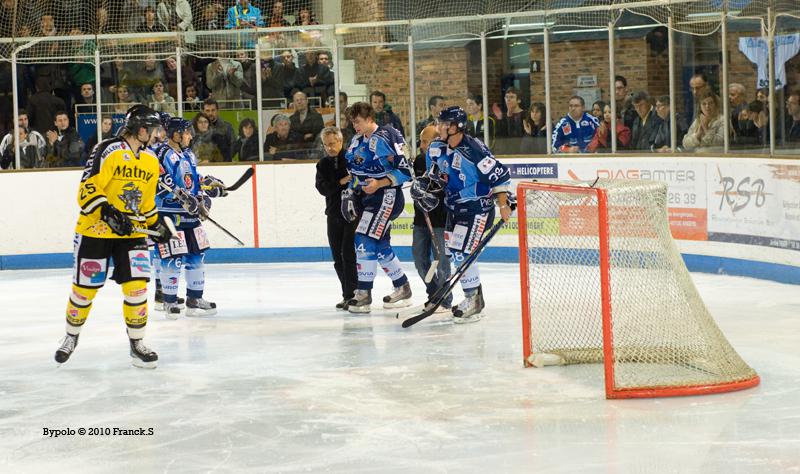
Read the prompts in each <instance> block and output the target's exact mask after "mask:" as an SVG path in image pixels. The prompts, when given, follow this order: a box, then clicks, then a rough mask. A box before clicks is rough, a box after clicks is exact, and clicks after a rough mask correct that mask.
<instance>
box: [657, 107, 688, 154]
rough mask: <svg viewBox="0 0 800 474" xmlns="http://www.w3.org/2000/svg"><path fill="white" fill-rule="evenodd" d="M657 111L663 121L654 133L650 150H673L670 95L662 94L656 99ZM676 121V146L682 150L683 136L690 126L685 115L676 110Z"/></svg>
mask: <svg viewBox="0 0 800 474" xmlns="http://www.w3.org/2000/svg"><path fill="white" fill-rule="evenodd" d="M656 113H657V114H658V118H660V119H661V122H659V124H658V128H656V131H655V133H654V134H653V140H652V142H651V144H650V151H653V152H656V153H670V152H672V148H671V139H670V136H671V135H670V134H671V133H672V132H671V130H670V127H671V125H670V123H671V122H670V120H672V118H671V117H670V105H669V96H668V95H662V96H661V97H659V98H657V99H656ZM675 122H676V123H677V137H676V140H677V141H676V142H675V146H676V148H677V151H682V150H683V147H682V144H683V137H684V135H686V131H687V129H688V128H689V127H687V126H686V120H685V119H684V118H683V115H681V114H680V113H678V112H675Z"/></svg>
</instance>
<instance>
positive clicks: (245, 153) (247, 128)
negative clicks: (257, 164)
mask: <svg viewBox="0 0 800 474" xmlns="http://www.w3.org/2000/svg"><path fill="white" fill-rule="evenodd" d="M255 132H256V123H255V121H254V120H253V119H251V118H246V119H244V120H242V121H241V123H239V138H237V139H236V143H235V144H234V145H233V154H234V156H238V157H239V161H258V137H257V136H256V133H255Z"/></svg>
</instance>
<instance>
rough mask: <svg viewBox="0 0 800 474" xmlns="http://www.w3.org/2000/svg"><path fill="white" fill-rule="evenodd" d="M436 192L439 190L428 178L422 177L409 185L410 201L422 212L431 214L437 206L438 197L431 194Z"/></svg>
mask: <svg viewBox="0 0 800 474" xmlns="http://www.w3.org/2000/svg"><path fill="white" fill-rule="evenodd" d="M438 191H441V188H440V187H438V185H437V184H436V183H434V182H433V181H431V179H430V178H429V177H427V176H422V177H420V178H417V179H416V180H414V183H412V184H411V199H413V200H414V204H416V205H417V206H419V208H420V209H422V210H423V211H425V212H431V211H432V210H434V209H436V206H438V205H439V197H438V196H436V195H435V194H433V193H434V192H438Z"/></svg>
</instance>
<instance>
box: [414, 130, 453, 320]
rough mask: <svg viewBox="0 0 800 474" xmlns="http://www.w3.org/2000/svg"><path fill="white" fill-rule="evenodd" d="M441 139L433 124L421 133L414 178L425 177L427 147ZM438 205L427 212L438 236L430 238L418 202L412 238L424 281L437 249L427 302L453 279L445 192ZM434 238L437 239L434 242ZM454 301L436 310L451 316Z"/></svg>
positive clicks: (417, 264) (417, 266)
mask: <svg viewBox="0 0 800 474" xmlns="http://www.w3.org/2000/svg"><path fill="white" fill-rule="evenodd" d="M436 137H438V132H436V128H435V127H434V126H433V125H428V126H427V127H425V128H423V129H422V132H420V134H419V148H420V153H419V154H418V155H417V157H416V159H414V176H415V177H420V176H422V175H423V174H425V171H426V162H425V155H426V153H428V146H430V144H431V142H432V141H433V140H434V139H436ZM438 195H439V198H440V199H439V205H438V206H436V207H435V208H434V209H433V210H432V211H430V212H429V213H428V217H429V218H430V220H431V225H432V227H433V233H434V235H435V237H433V236H431V232H430V230H429V229H428V224H427V223H426V222H425V213H424V212H423V210H422V209H420V208H419V207H418V206H417V205H416V203H415V204H414V230H413V235H412V243H411V252H412V253H413V254H414V267H416V269H417V273H419V276H420V278H422V280H423V281H424V280H425V276H426V275H427V274H428V270H430V268H431V264H432V262H431V253H432V252H435V251H434V247H433V246H434V244H435V245H436V248H437V249H438V255H439V265H438V269H437V270H436V275H435V276H434V277H433V278H432V279H431V281H430V283H426V284H425V290H426V292H427V293H428V299H430V297H431V296H433V294H434V293H436V290H437V289H438V288H439V287H440V286H441V285H442V283H444V282H445V281H446V280H447V279H448V278H450V259H449V258H448V257H447V255H446V254H445V250H444V227H445V223H446V220H447V212H446V211H445V208H444V190H442V191H440V192H439V194H438ZM434 239H435V240H434ZM452 302H453V295H452V294H451V295H448V296H447V298H446V299H445V300H444V301H443V302H442V305H441V306H439V309H437V311H436V312H437V313H438V312H443V313H449V312H450V306H451V304H452Z"/></svg>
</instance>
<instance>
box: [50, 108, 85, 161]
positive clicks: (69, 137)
mask: <svg viewBox="0 0 800 474" xmlns="http://www.w3.org/2000/svg"><path fill="white" fill-rule="evenodd" d="M53 123H54V125H55V127H54V128H52V129H50V130H48V131H47V155H46V156H45V161H46V162H47V167H48V168H63V167H67V166H83V165H84V164H85V163H86V156H85V155H84V154H83V151H84V145H83V140H81V136H80V135H78V132H77V131H76V130H75V129H74V128H72V127H70V125H69V115H67V113H66V112H65V111H63V110H59V111H58V112H56V118H55V121H54V122H53Z"/></svg>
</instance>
